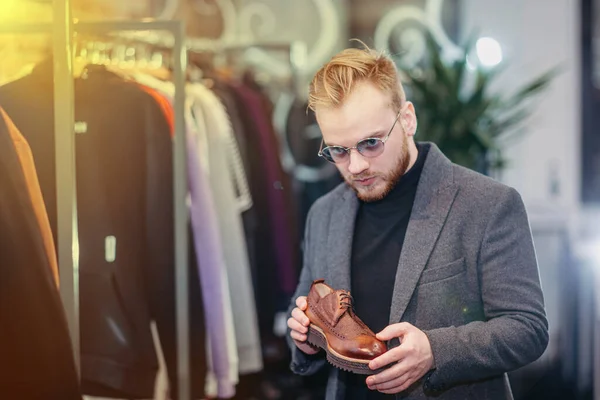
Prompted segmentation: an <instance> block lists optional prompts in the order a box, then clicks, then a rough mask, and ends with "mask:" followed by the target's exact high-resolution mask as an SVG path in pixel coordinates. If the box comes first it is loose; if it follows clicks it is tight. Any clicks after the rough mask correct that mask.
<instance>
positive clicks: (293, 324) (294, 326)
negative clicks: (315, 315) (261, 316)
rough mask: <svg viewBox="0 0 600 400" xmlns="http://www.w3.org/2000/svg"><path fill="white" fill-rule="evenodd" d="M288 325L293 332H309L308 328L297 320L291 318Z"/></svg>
mask: <svg viewBox="0 0 600 400" xmlns="http://www.w3.org/2000/svg"><path fill="white" fill-rule="evenodd" d="M287 325H288V327H289V328H290V329H291V330H292V331H296V332H299V333H306V332H308V328H307V327H306V326H304V325H302V324H301V323H300V322H298V320H296V319H295V318H289V319H288V321H287Z"/></svg>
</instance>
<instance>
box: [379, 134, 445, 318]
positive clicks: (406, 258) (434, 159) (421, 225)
mask: <svg viewBox="0 0 600 400" xmlns="http://www.w3.org/2000/svg"><path fill="white" fill-rule="evenodd" d="M452 168H453V166H452V164H451V163H450V161H449V160H448V159H447V158H446V157H445V156H444V155H443V154H442V153H441V151H440V150H439V149H438V148H437V147H436V146H435V145H433V144H431V148H430V150H429V153H428V155H427V160H426V161H425V165H424V166H423V171H422V172H421V178H420V179H419V185H418V186H417V193H416V196H415V202H414V204H413V210H412V213H411V217H410V220H409V222H408V227H407V231H406V237H405V240H404V244H403V246H402V252H401V254H400V260H399V263H398V269H397V272H396V281H395V284H394V294H393V297H392V306H391V309H390V324H393V323H396V322H399V321H400V320H401V319H402V315H403V314H404V312H405V311H406V307H407V306H408V302H409V301H410V298H411V297H412V294H413V292H414V290H415V288H416V286H417V282H418V281H419V277H420V276H421V272H422V271H423V269H424V268H425V265H426V264H427V260H428V259H429V256H430V255H431V252H432V251H433V247H434V245H435V243H436V241H437V238H438V236H439V234H440V232H441V230H442V227H443V226H444V223H445V221H446V217H447V216H448V212H449V211H450V207H451V206H452V202H453V201H454V198H455V197H456V193H457V186H456V185H454V182H453V171H452Z"/></svg>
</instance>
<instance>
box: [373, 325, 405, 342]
mask: <svg viewBox="0 0 600 400" xmlns="http://www.w3.org/2000/svg"><path fill="white" fill-rule="evenodd" d="M411 328H412V325H411V324H409V323H408V322H400V323H397V324H392V325H389V326H387V327H386V328H385V329H384V330H382V331H381V332H379V333H378V334H377V335H376V336H377V339H379V340H390V339H393V338H397V337H403V336H404V335H406V334H407V333H408V332H409V331H410V329H411Z"/></svg>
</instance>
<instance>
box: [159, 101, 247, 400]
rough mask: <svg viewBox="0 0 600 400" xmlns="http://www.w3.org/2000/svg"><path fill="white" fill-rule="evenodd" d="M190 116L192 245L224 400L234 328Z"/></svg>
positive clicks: (228, 392)
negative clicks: (230, 321)
mask: <svg viewBox="0 0 600 400" xmlns="http://www.w3.org/2000/svg"><path fill="white" fill-rule="evenodd" d="M163 95H164V94H163ZM172 95H173V93H169V95H166V96H165V97H166V98H167V99H168V100H169V102H170V103H171V104H173V98H172ZM192 118H193V117H192V116H190V115H188V114H187V113H186V137H185V140H186V147H187V173H188V189H189V194H190V198H191V206H190V219H191V225H192V231H193V241H194V243H193V245H194V249H195V250H196V264H197V267H198V273H199V275H200V284H201V287H202V300H203V302H204V317H205V320H206V324H205V325H206V331H207V332H206V334H207V337H208V339H209V341H210V360H211V364H212V368H211V370H212V371H213V372H214V374H215V377H216V379H217V385H218V389H217V390H218V397H219V398H223V399H226V398H231V397H233V396H235V384H236V382H233V381H232V377H231V370H232V369H231V367H232V366H231V363H230V358H229V353H228V351H229V350H228V346H227V343H228V339H227V338H228V337H231V336H232V335H234V333H233V331H231V332H230V333H229V335H228V334H227V325H228V324H227V320H226V318H227V314H228V313H227V312H226V307H227V306H228V304H226V303H225V299H226V296H229V292H228V291H227V292H225V293H224V290H226V289H227V288H228V287H229V286H228V285H229V283H228V282H227V275H226V269H225V261H224V259H223V247H222V246H221V240H220V239H219V238H220V236H219V228H218V221H217V212H216V210H215V205H214V202H213V200H212V195H211V188H210V184H209V181H208V178H207V177H206V176H205V175H204V169H203V168H202V164H201V163H200V158H199V155H198V150H197V148H198V146H197V145H196V142H195V134H194V131H193V124H194V121H192V120H191V119H192ZM229 306H230V305H229ZM229 314H231V312H229ZM230 327H231V329H233V324H230Z"/></svg>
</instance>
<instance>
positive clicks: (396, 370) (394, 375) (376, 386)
mask: <svg viewBox="0 0 600 400" xmlns="http://www.w3.org/2000/svg"><path fill="white" fill-rule="evenodd" d="M411 383H412V377H411V374H410V373H409V372H408V371H406V369H405V368H403V367H402V366H401V365H400V364H396V365H394V366H393V367H390V368H389V369H387V370H385V371H384V372H381V373H379V374H377V375H373V376H370V377H368V378H367V386H368V387H369V389H371V390H378V391H380V392H382V393H390V394H391V393H398V392H400V391H402V390H405V389H406V388H407V387H408V386H410V384H411Z"/></svg>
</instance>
